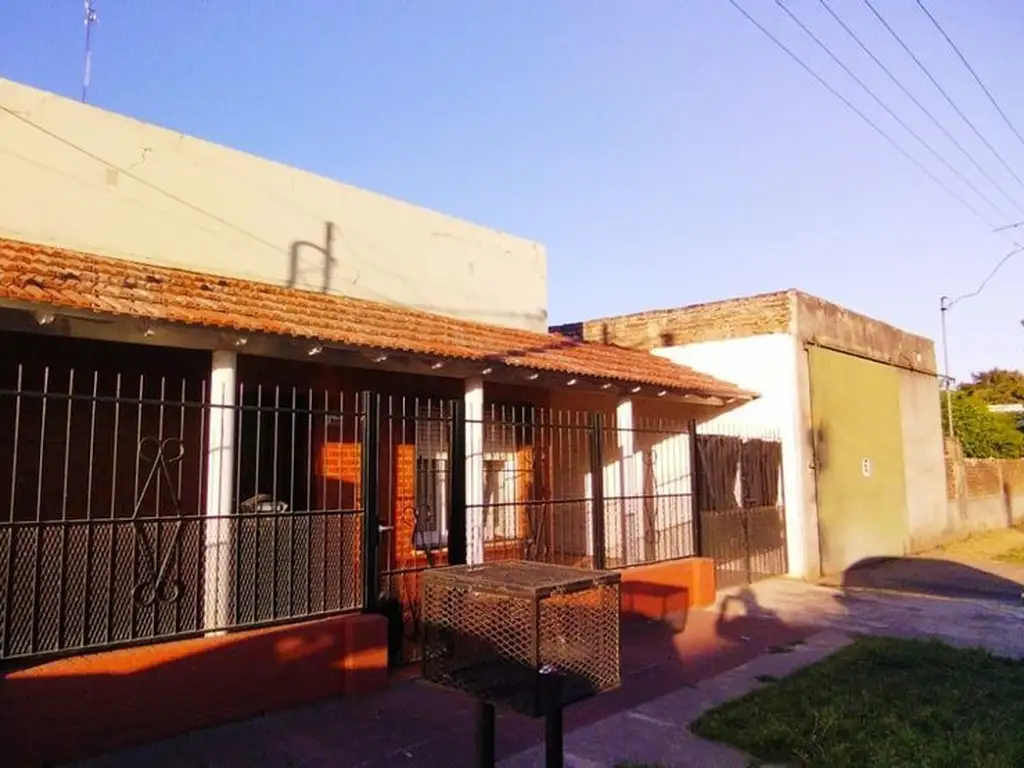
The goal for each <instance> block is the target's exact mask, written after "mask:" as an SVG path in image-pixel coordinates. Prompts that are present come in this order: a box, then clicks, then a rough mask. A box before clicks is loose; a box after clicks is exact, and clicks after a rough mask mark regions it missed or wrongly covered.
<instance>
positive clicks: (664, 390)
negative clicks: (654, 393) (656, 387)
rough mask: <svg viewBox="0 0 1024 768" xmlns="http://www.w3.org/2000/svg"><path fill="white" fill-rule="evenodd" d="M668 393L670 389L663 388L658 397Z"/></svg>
mask: <svg viewBox="0 0 1024 768" xmlns="http://www.w3.org/2000/svg"><path fill="white" fill-rule="evenodd" d="M667 394H668V390H667V389H663V390H661V391H660V392H659V393H658V397H664V396H665V395H667Z"/></svg>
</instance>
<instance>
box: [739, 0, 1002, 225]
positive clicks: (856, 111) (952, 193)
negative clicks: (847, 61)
mask: <svg viewBox="0 0 1024 768" xmlns="http://www.w3.org/2000/svg"><path fill="white" fill-rule="evenodd" d="M729 4H730V5H732V7H733V8H735V9H736V10H737V11H739V12H740V14H742V15H743V17H744V18H746V20H747V21H749V22H750V23H751V24H753V25H754V26H755V27H756V28H757V29H758V30H759V31H760V32H761V34H763V35H764V36H765V37H767V38H768V39H769V40H771V41H772V42H773V43H775V45H776V46H778V47H779V48H780V49H781V50H782V51H783V52H784V53H786V54H787V55H788V56H789V57H790V58H791V59H793V61H795V62H796V63H797V65H799V66H800V68H801V69H803V70H804V71H805V72H806V73H807V74H809V75H810V76H811V77H813V78H814V79H815V80H817V81H818V83H819V84H820V85H821V86H822V87H824V88H825V90H827V91H828V92H829V93H831V94H832V95H833V96H835V97H836V98H837V99H839V101H841V102H842V103H843V104H844V105H846V108H847V109H849V110H850V111H851V112H853V113H854V114H855V115H857V117H859V118H860V119H861V120H863V121H864V122H865V123H867V124H868V126H869V127H870V128H871V129H872V130H874V131H875V133H877V134H878V135H879V136H881V137H882V138H883V139H885V140H886V141H887V142H888V143H889V144H890V145H892V147H893V148H894V149H895V150H896V151H897V152H899V153H900V154H901V155H903V157H905V158H906V159H907V160H909V161H910V162H911V163H913V164H914V165H916V166H917V167H918V169H919V170H920V171H921V172H922V173H924V174H926V175H927V176H928V178H930V179H931V180H932V181H934V182H935V183H936V184H937V185H938V186H939V187H941V188H942V190H943V191H944V192H945V193H946V194H948V195H949V196H950V197H952V198H953V199H954V200H956V201H957V202H959V203H960V204H961V205H962V206H964V207H965V208H966V209H967V210H969V211H970V212H971V213H973V214H974V215H975V216H977V217H978V218H979V219H981V220H982V221H983V222H985V224H987V225H988V226H989V228H990V229H995V225H993V224H992V222H991V220H989V218H988V217H987V216H985V215H984V214H982V213H980V212H979V211H978V209H977V208H975V207H974V206H973V205H971V204H970V203H968V202H967V201H966V200H964V199H963V198H962V197H961V196H960V195H958V194H957V193H956V192H955V191H953V190H952V189H950V187H949V186H948V185H947V184H946V183H945V182H943V181H942V180H941V179H940V178H939V177H938V176H936V175H935V174H934V173H932V172H931V171H929V170H928V168H927V167H925V165H924V164H923V163H922V162H921V161H920V160H918V159H917V158H916V157H914V156H913V155H911V154H910V153H909V152H907V150H905V149H904V148H903V147H902V146H901V145H900V143H899V142H898V141H896V139H894V138H893V137H892V136H890V135H889V134H888V133H886V132H885V131H884V130H883V129H882V128H880V127H879V126H878V124H877V123H875V122H874V121H873V120H872V119H871V118H870V117H868V116H867V115H865V114H864V112H862V111H861V110H860V109H858V108H857V107H856V106H855V105H854V104H853V103H852V102H851V101H850V100H849V99H847V98H846V97H845V96H843V95H842V94H841V93H839V91H837V90H836V89H835V88H833V87H832V86H831V85H829V83H828V82H827V81H826V80H825V79H824V78H823V77H822V76H821V75H819V74H818V73H817V72H815V71H814V69H813V68H812V67H811V66H810V65H809V64H807V63H806V62H805V61H804V60H803V59H801V58H800V57H799V56H797V55H796V54H795V53H793V51H792V50H791V49H790V48H789V47H788V46H787V45H786V44H785V43H783V42H782V41H781V40H779V39H778V38H777V37H775V35H773V34H772V33H771V32H769V31H768V29H767V28H765V27H764V26H763V25H762V24H761V22H759V21H758V20H757V19H755V18H754V17H753V16H751V15H750V14H749V13H748V12H747V10H746V9H745V8H744V7H743V6H741V5H740V4H739V3H738V2H737V0H729Z"/></svg>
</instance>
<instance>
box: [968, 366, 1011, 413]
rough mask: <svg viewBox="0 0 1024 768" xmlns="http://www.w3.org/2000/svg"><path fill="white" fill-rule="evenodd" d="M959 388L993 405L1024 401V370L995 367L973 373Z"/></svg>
mask: <svg viewBox="0 0 1024 768" xmlns="http://www.w3.org/2000/svg"><path fill="white" fill-rule="evenodd" d="M958 390H959V391H960V392H964V393H966V394H968V395H972V396H974V397H977V398H978V399H979V400H982V401H984V402H986V403H989V404H991V405H1004V404H1011V403H1024V371H1011V370H1007V369H1004V368H993V369H992V370H990V371H982V372H981V373H972V374H971V380H970V381H969V382H965V383H963V384H961V385H960V386H959V387H958Z"/></svg>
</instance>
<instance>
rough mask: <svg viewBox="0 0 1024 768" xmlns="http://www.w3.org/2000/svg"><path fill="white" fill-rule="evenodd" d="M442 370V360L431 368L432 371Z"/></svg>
mask: <svg viewBox="0 0 1024 768" xmlns="http://www.w3.org/2000/svg"><path fill="white" fill-rule="evenodd" d="M442 368H444V363H443V362H441V361H440V360H438V361H437V362H436V363H434V364H433V365H431V366H430V370H432V371H440V370H441V369H442Z"/></svg>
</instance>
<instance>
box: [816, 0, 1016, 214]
mask: <svg viewBox="0 0 1024 768" xmlns="http://www.w3.org/2000/svg"><path fill="white" fill-rule="evenodd" d="M818 2H819V3H821V5H822V7H824V8H825V10H826V11H828V13H829V15H830V16H832V18H833V19H835V20H836V23H838V24H839V26H841V27H842V28H843V30H844V31H845V32H846V34H847V35H849V36H850V37H851V38H852V39H853V41H854V42H855V43H856V44H857V45H858V46H859V47H860V49H861V50H862V51H864V53H866V54H867V55H868V56H869V57H871V60H872V61H873V62H875V64H877V65H878V66H879V68H880V69H881V70H882V71H883V72H885V74H886V75H887V76H888V77H889V79H890V80H891V81H892V82H893V83H894V84H895V85H896V87H897V88H899V89H900V90H901V91H902V92H903V94H904V95H905V96H906V97H907V98H908V99H910V100H911V101H912V102H913V103H914V104H915V105H916V106H917V108H918V109H920V110H921V111H922V112H923V113H924V114H925V115H926V116H927V117H928V119H929V120H931V121H932V123H934V124H935V127H936V128H938V129H939V130H940V131H942V133H943V134H944V135H945V136H946V138H948V139H949V140H950V141H951V142H952V143H953V145H954V146H955V147H956V148H957V149H959V150H960V152H961V153H962V154H963V156H964V157H966V158H967V159H968V160H969V161H970V163H971V165H973V166H974V167H975V168H976V169H977V170H978V172H979V173H980V174H981V175H982V176H984V177H985V179H986V180H988V182H989V183H990V184H992V186H993V187H995V188H996V189H997V190H998V191H999V193H1000V194H1002V196H1003V197H1004V198H1006V199H1007V200H1008V201H1009V202H1010V203H1011V204H1012V205H1013V206H1014V207H1015V208H1016V209H1017V210H1019V211H1021V212H1022V213H1024V207H1021V204H1020V203H1019V202H1017V200H1016V199H1015V198H1014V197H1013V196H1012V195H1010V193H1009V192H1007V191H1006V189H1005V188H1004V187H1003V186H1002V185H1001V184H1000V183H999V182H998V181H996V180H995V179H994V178H992V176H991V175H990V174H989V173H988V172H987V171H986V170H985V169H984V168H983V167H982V166H981V164H980V163H979V162H978V161H977V160H976V159H975V157H974V156H973V155H972V154H971V153H970V152H968V151H967V149H966V148H965V147H964V146H963V144H961V143H960V142H959V141H958V140H957V138H956V136H954V135H953V134H952V133H950V132H949V130H948V129H947V128H946V127H945V126H944V125H943V124H942V123H941V122H940V121H939V119H938V118H937V117H935V115H933V114H932V113H931V111H930V110H929V109H928V108H927V107H925V106H924V105H923V104H922V103H921V102H920V100H919V99H918V98H917V97H916V96H914V94H913V93H911V92H910V90H909V89H908V88H907V87H906V86H905V85H904V84H903V83H902V82H901V81H900V79H899V78H898V77H896V75H894V74H893V73H892V70H890V69H889V67H887V66H886V65H885V64H884V63H883V62H882V61H881V60H880V59H879V58H878V57H877V56H876V55H875V54H874V53H873V52H872V51H871V49H870V48H869V47H868V46H867V44H866V43H864V41H863V40H861V39H860V37H858V35H857V33H856V32H854V31H853V30H852V29H851V28H850V25H849V24H847V23H846V22H845V21H844V20H843V19H842V17H840V16H839V14H838V13H836V11H835V10H834V9H833V8H832V6H831V5H829V3H828V0H818Z"/></svg>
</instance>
